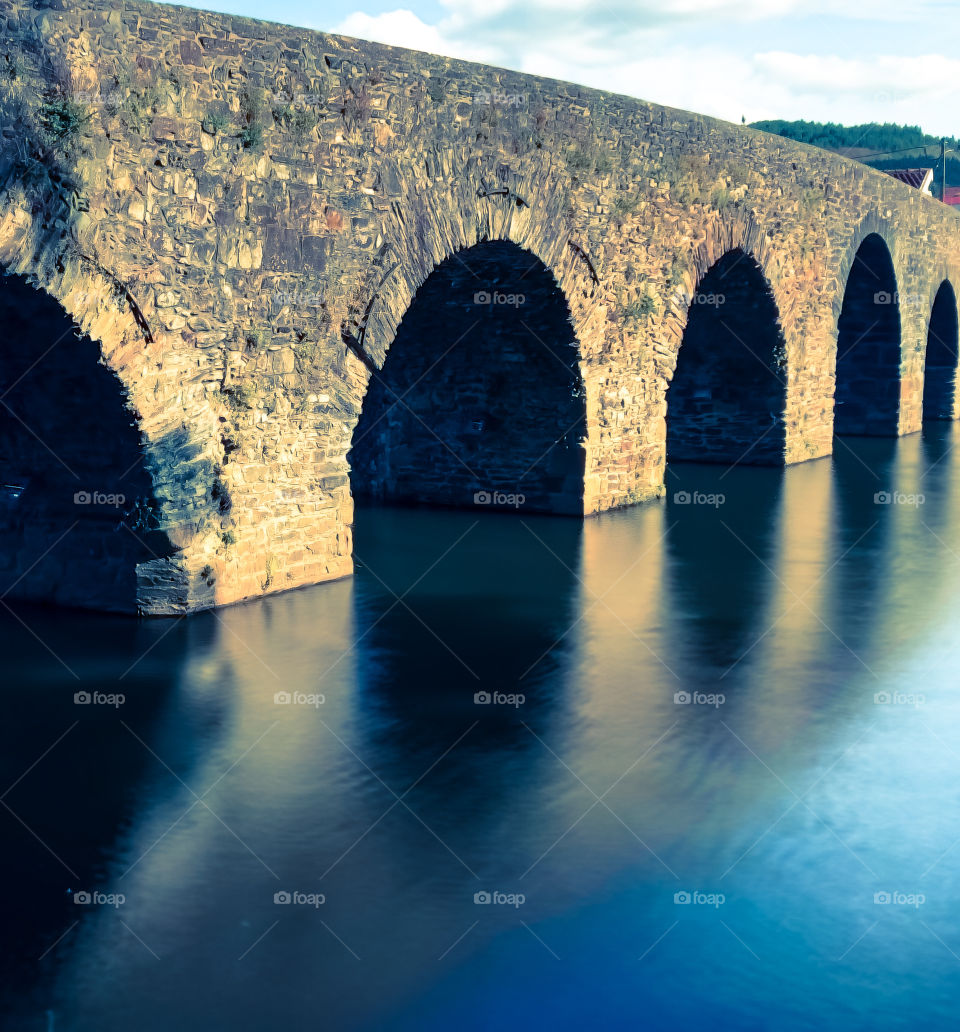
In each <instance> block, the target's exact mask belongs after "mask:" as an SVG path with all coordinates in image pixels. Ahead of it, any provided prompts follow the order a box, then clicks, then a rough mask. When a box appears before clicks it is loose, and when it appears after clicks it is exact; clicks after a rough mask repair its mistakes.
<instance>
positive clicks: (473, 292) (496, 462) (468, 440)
mask: <svg viewBox="0 0 960 1032" xmlns="http://www.w3.org/2000/svg"><path fill="white" fill-rule="evenodd" d="M585 436H586V405H585V393H584V389H583V383H582V380H581V376H580V368H579V348H578V343H577V339H576V334H575V332H574V329H573V325H572V322H571V318H570V310H569V308H568V306H567V302H566V298H565V297H564V295H563V292H562V291H561V289H560V287H559V286H558V284H557V282H556V280H555V279H554V277H553V274H552V273H551V272H550V270H549V269H548V268H547V267H546V266H545V265H544V264H543V263H542V262H541V261H540V260H539V259H538V258H536V257H535V256H534V255H532V254H531V253H530V252H529V251H525V250H523V249H522V248H520V247H518V246H517V245H516V244H513V243H510V242H507V241H486V242H483V243H480V244H477V245H475V246H473V247H471V248H468V249H467V250H464V251H462V252H460V253H458V254H455V255H452V256H451V257H449V258H447V259H446V260H445V261H444V262H442V263H441V264H440V265H438V266H437V268H436V269H434V271H433V272H432V273H431V275H430V276H429V277H428V278H427V280H426V281H425V282H424V283H423V285H422V286H421V287H420V289H419V290H418V291H417V293H416V296H415V297H414V299H413V301H412V302H411V304H410V306H409V308H408V309H407V312H406V314H405V315H404V317H403V319H402V321H401V323H400V326H399V327H398V329H397V333H396V336H395V338H394V341H393V344H392V345H391V347H390V349H389V352H388V354H387V358H386V361H385V362H384V364H383V368H382V369H381V370H380V371H379V372H378V373H375V374H373V375H372V377H371V380H370V384H369V387H368V390H367V395H366V398H365V399H364V402H363V407H362V411H361V414H360V419H359V422H358V424H357V427H356V429H355V431H354V435H353V442H352V447H351V450H350V453H349V455H348V462H349V464H350V467H351V487H352V489H353V493H354V495H355V496H356V497H357V498H359V499H361V500H368V501H369V500H374V501H383V502H391V503H398V504H405V505H428V506H447V507H456V508H460V507H472V506H474V505H480V506H486V507H488V508H497V509H508V510H515V509H519V510H522V511H532V512H549V513H565V514H571V515H582V514H583V487H584V459H585V450H584V447H583V441H584V439H585Z"/></svg>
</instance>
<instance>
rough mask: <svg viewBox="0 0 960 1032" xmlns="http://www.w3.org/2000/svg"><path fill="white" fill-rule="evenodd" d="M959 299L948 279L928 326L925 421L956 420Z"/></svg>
mask: <svg viewBox="0 0 960 1032" xmlns="http://www.w3.org/2000/svg"><path fill="white" fill-rule="evenodd" d="M957 338H958V326H957V297H956V294H955V293H954V290H953V287H952V285H951V284H950V281H949V280H946V279H945V280H944V281H943V282H942V283H941V284H940V287H939V288H938V290H937V294H936V297H935V298H934V301H933V307H932V308H931V310H930V322H929V324H928V326H927V350H926V360H925V363H924V370H923V418H924V421H926V420H935V419H940V420H949V419H953V418H955V417H954V413H955V409H956V399H955V392H956V376H957Z"/></svg>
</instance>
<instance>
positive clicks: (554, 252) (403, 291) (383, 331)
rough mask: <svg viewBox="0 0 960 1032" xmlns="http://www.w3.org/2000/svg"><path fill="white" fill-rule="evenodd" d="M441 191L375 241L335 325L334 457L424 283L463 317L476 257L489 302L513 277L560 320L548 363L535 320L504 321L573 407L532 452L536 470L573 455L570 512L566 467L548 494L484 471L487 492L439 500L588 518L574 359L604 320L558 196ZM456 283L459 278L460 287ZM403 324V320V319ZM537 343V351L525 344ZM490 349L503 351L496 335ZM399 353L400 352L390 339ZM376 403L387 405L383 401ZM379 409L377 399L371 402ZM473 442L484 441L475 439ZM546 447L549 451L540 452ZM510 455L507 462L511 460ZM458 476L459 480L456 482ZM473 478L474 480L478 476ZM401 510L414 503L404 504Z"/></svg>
mask: <svg viewBox="0 0 960 1032" xmlns="http://www.w3.org/2000/svg"><path fill="white" fill-rule="evenodd" d="M449 190H450V191H451V192H450V194H449V195H444V194H443V193H440V194H438V195H429V196H423V197H417V198H414V199H411V201H410V205H411V208H412V209H413V212H414V214H413V217H412V230H413V231H412V232H411V231H410V230H411V225H410V224H409V221H410V220H408V223H404V224H400V223H398V224H397V225H396V226H394V227H393V229H392V230H389V227H388V230H389V232H387V233H385V234H384V235H385V237H386V239H385V240H384V241H383V243H382V245H381V246H380V248H379V250H378V252H377V254H376V256H375V258H374V260H373V261H372V262H371V264H370V266H369V269H368V271H367V274H366V276H365V277H364V283H363V284H362V286H361V288H360V289H359V290H358V291H357V300H356V303H355V304H354V306H353V308H352V310H351V311H350V312H349V313H348V318H347V320H346V321H345V322H344V324H343V325H342V328H341V335H342V338H343V341H344V344H345V348H346V354H347V361H346V365H345V367H344V375H345V379H346V381H347V388H348V391H349V393H350V396H351V402H350V403H351V408H352V419H351V420H350V422H349V423H348V424H347V432H348V434H349V437H348V439H347V441H346V448H347V449H350V448H351V447H352V446H353V444H354V442H355V440H356V434H357V424H358V422H359V421H360V419H361V415H362V413H363V412H364V411H365V410H366V409H367V407H368V405H369V404H370V403H373V404H380V402H378V401H377V400H376V397H377V394H378V392H382V391H383V390H384V389H383V388H378V387H377V382H378V378H379V379H381V380H382V379H383V377H384V376H385V375H386V371H387V370H388V369H390V368H391V366H392V363H389V356H390V354H391V353H392V351H393V349H394V347H395V344H396V341H397V338H398V334H400V333H401V330H402V329H403V326H402V323H403V322H404V320H407V318H408V314H409V313H411V312H412V311H413V309H414V306H415V305H416V304H417V299H418V298H419V297H420V295H421V291H422V290H424V288H427V289H428V290H429V289H431V288H430V287H429V286H428V284H430V283H431V281H433V282H434V283H441V282H442V283H445V284H446V286H447V287H448V288H449V287H451V285H452V284H453V283H454V282H455V281H457V283H456V290H457V291H458V294H457V296H458V297H460V296H461V295H462V299H463V300H462V303H463V304H465V305H467V306H470V308H474V307H476V306H474V305H473V295H474V294H475V293H481V292H483V291H484V290H486V289H487V287H486V285H485V283H484V282H483V276H484V275H486V274H487V273H486V272H481V273H480V274H479V278H478V276H477V275H473V274H471V272H469V271H468V268H469V259H468V258H467V257H466V256H468V255H472V256H474V258H477V257H480V258H481V265H482V267H483V268H484V269H485V270H487V271H490V272H491V274H492V276H493V280H492V284H491V285H492V287H494V288H495V289H496V290H497V291H499V292H500V293H505V294H511V293H512V294H517V293H523V291H522V290H511V289H509V282H508V280H509V278H510V277H511V276H512V277H514V278H517V277H523V279H522V282H523V283H529V282H533V283H535V284H536V289H535V290H534V291H533V292H532V293H533V295H534V296H535V297H537V298H539V301H540V302H541V303H542V304H545V305H546V307H547V309H548V310H551V311H552V312H553V313H554V315H557V314H558V313H559V312H560V311H561V306H562V309H563V317H562V319H555V320H552V321H551V322H550V326H551V327H552V329H551V331H550V332H561V329H562V335H564V336H565V338H566V339H564V341H563V343H562V344H561V345H560V346H559V347H556V346H554V347H553V351H554V352H556V354H554V355H550V348H549V347H548V346H547V345H550V343H551V342H549V341H547V342H545V341H543V340H542V336H543V335H542V334H537V333H532V332H531V330H535V329H536V327H535V326H534V325H533V323H532V322H531V320H533V321H535V320H536V318H539V317H538V316H533V315H532V314H530V315H528V316H527V317H525V314H524V313H525V312H527V311H530V310H528V309H525V308H519V309H517V310H516V311H515V312H514V314H515V315H516V316H517V319H515V320H514V323H515V324H517V323H519V322H524V323H526V324H527V327H529V329H528V328H526V327H524V328H523V334H524V336H525V337H527V339H528V340H527V343H528V344H531V343H532V344H533V346H535V347H536V349H537V351H538V352H539V353H540V354H542V355H545V356H546V357H547V361H548V362H549V364H550V365H551V366H553V367H554V369H553V370H552V372H551V373H550V374H549V376H550V378H551V379H554V378H555V377H554V374H556V373H558V372H559V374H560V375H561V377H563V376H566V377H567V378H568V383H567V387H568V388H569V391H570V397H572V398H574V400H575V401H576V404H577V406H579V411H580V414H579V416H578V415H576V414H575V413H574V412H572V411H571V413H570V415H571V418H570V420H569V421H568V423H567V424H566V426H565V427H563V428H562V430H563V432H562V433H561V432H560V429H557V427H556V425H555V424H556V420H555V419H554V420H553V421H551V422H550V426H551V427H552V428H553V429H557V433H556V434H555V436H554V438H553V440H552V441H550V442H544V447H543V449H542V452H544V453H546V459H545V460H544V461H547V462H549V461H551V460H558V456H560V457H562V456H563V454H564V453H566V458H567V459H572V457H573V456H572V453H573V452H574V450H575V451H576V467H577V470H578V471H577V473H576V478H577V481H578V487H577V491H576V495H577V497H576V500H575V503H574V504H571V501H572V499H573V497H574V495H573V492H572V482H571V476H572V472H571V471H572V468H573V466H572V465H571V464H569V463H567V464H564V463H560V466H563V468H562V469H560V468H559V467H558V468H556V469H554V470H553V471H552V473H551V474H550V475H549V476H548V477H547V479H548V480H549V481H550V483H549V484H548V483H545V482H543V483H540V484H539V485H538V484H536V483H534V482H533V481H532V473H531V474H527V475H526V476H524V477H523V484H524V485H525V486H526V488H527V489H526V490H524V488H523V487H518V486H516V483H517V476H518V474H524V473H525V472H526V469H525V468H524V469H520V470H516V469H512V468H507V467H506V466H504V465H502V464H500V465H497V464H496V463H495V464H493V466H490V467H489V475H488V476H486V477H484V476H483V475H481V476H480V477H479V478H474V479H488V480H489V483H477V484H476V485H475V486H473V487H472V488H471V489H470V490H469V491H467V487H468V486H469V485H467V484H466V482H465V481H464V482H459V478H457V479H458V486H457V487H456V488H455V491H456V492H457V495H456V498H451V499H450V500H449V502H448V503H447V504H462V501H461V500H462V498H463V497H464V494H467V495H469V499H468V504H469V503H472V497H473V494H474V493H475V492H476V491H484V490H487V491H494V490H497V491H503V493H506V494H517V493H519V494H523V495H524V496H525V497H526V498H527V499H528V501H527V502H526V504H528V505H529V506H530V507H531V508H534V509H541V510H543V511H552V512H576V513H578V514H581V515H582V514H583V513H584V512H592V511H596V510H597V509H598V508H599V507H600V506H599V503H598V501H597V498H596V494H597V491H596V490H595V489H593V488H591V486H590V484H593V485H596V483H597V482H598V481H599V479H600V478H598V477H596V478H593V480H591V481H590V482H589V483H588V484H587V486H585V479H586V478H585V473H586V471H587V470H589V469H590V468H591V466H596V465H597V461H598V460H597V459H596V454H595V453H596V451H597V446H596V438H597V435H598V431H597V422H598V420H597V419H596V417H595V416H593V415H592V414H591V413H592V409H591V402H590V397H589V388H588V386H587V384H586V382H585V381H586V377H585V375H584V372H585V365H586V353H587V351H588V350H589V351H591V352H593V353H597V352H599V351H600V349H601V347H602V341H603V337H604V333H605V330H606V319H605V309H604V308H603V305H602V290H601V284H600V277H599V275H598V271H597V268H596V265H595V263H594V261H593V259H592V257H591V256H590V254H589V253H588V250H587V248H586V247H585V245H584V244H583V243H582V242H581V241H580V240H578V239H577V238H576V237H575V236H573V235H572V234H571V232H570V231H569V223H568V222H567V220H566V219H565V218H564V217H563V213H562V210H561V207H562V203H561V202H562V192H561V191H559V190H554V191H551V190H549V189H547V188H545V187H544V186H543V185H540V186H539V188H538V189H537V191H536V192H537V196H538V197H540V198H542V201H541V200H538V201H536V202H532V203H527V201H526V200H524V199H523V195H524V194H526V195H527V196H533V190H534V188H533V185H532V184H527V185H526V186H525V185H524V184H523V183H522V182H517V183H513V182H510V183H507V184H505V185H503V186H502V189H500V190H498V191H494V190H488V189H486V188H484V189H482V190H478V189H477V188H476V187H475V186H474V187H473V188H471V184H470V182H469V180H468V178H467V177H465V180H464V182H463V183H459V184H456V185H451V186H450V187H449ZM558 228H559V230H560V231H559V232H558ZM497 267H499V268H500V272H502V273H505V274H506V275H507V280H503V279H502V278H500V279H498V278H497V277H498V275H500V273H498V272H497V271H496V270H497ZM511 270H512V271H511ZM528 270H529V271H528ZM459 273H462V276H461V275H459ZM551 294H552V300H549V299H548V295H551ZM458 303H459V302H458ZM454 307H455V306H454ZM479 307H480V308H481V309H482V310H483V311H485V313H486V317H487V318H489V317H491V316H492V315H493V314H494V313H496V315H497V316H502V315H509V311H508V309H509V306H507V309H503V308H498V306H495V305H492V304H491V305H490V306H487V307H484V306H479ZM462 314H464V313H463V309H462V308H461V311H460V312H459V313H457V316H458V318H459V317H460V316H461V315H462ZM415 317H416V316H415V314H414V316H411V318H415ZM468 326H469V321H468V323H467V324H466V325H465V326H463V327H461V330H460V333H462V332H463V331H464V330H465V329H467V328H468ZM457 336H458V334H454V336H453V338H452V339H450V340H449V341H448V342H447V343H446V344H445V345H443V346H440V347H439V350H438V351H437V352H436V354H435V355H434V358H437V357H439V356H440V355H442V354H443V352H444V351H445V350H446V349H447V348H449V346H450V345H451V344H453V343H454V340H456V337H457ZM538 336H539V337H540V338H541V339H540V340H538V339H537V337H538ZM500 339H501V341H502V340H503V339H504V338H503V335H502V334H501V335H500ZM400 341H401V343H402V342H403V338H402V337H401V338H400ZM404 350H407V349H406V348H405V349H404ZM350 356H352V358H351V357H350ZM421 357H422V356H421ZM514 358H516V356H514ZM388 363H389V364H388ZM401 364H402V362H401ZM509 364H513V365H514V368H519V367H518V366H517V363H516V362H515V361H514V362H513V363H505V364H503V366H502V367H501V370H500V372H499V374H498V375H500V376H501V377H502V376H503V375H504V374H505V373H506V372H507V368H506V366H507V365H509ZM429 368H430V363H429V362H426V363H425V364H424V365H423V368H422V370H421V372H426V371H427V370H428V369H429ZM547 368H549V367H547V366H545V367H544V371H546V369H547ZM391 375H392V374H391ZM508 382H509V377H508ZM492 386H493V383H492V380H491V381H490V382H488V383H487V384H486V386H485V387H483V388H482V389H481V385H480V384H479V383H474V387H476V388H478V390H479V391H480V393H481V394H483V393H484V391H485V392H486V394H487V396H488V397H489V396H490V388H491V387H492ZM557 387H558V385H557V383H553V390H556V389H557ZM368 389H369V390H368ZM386 393H387V394H389V391H387V392H386ZM574 396H575V397H574ZM518 397H519V395H518ZM558 397H559V396H557V397H554V402H555V403H556V412H555V413H554V415H555V416H557V415H558V413H559V412H560V411H566V409H565V407H564V406H565V405H566V401H564V400H561V401H559V402H558V401H557V398H558ZM382 400H383V399H382V398H381V402H382ZM567 400H569V399H567ZM481 407H482V404H481ZM460 415H461V416H462V417H463V420H464V424H465V427H466V424H467V423H469V424H470V426H472V425H473V424H475V423H482V422H483V418H482V416H481V417H480V418H476V419H470V420H467V419H466V415H465V413H460ZM521 423H522V421H518V424H517V425H518V427H519V425H520V424H521ZM414 425H416V422H415V421H414ZM485 425H489V424H485ZM420 429H421V430H422V429H423V428H422V427H420ZM468 429H469V428H468ZM475 432H476V433H478V434H483V433H484V431H483V430H476V431H475ZM359 433H361V434H364V433H366V430H365V428H364V427H362V426H361V427H360V428H359ZM441 436H442V435H441ZM461 437H462V435H461ZM574 438H577V444H576V449H574V448H573V439H574ZM555 441H559V442H560V443H559V444H557V445H556V447H552V445H553V443H554V442H555ZM438 447H439V446H438ZM516 454H517V456H519V454H520V453H519V451H518V452H516ZM591 455H593V458H591ZM532 458H538V457H537V456H533V457H532ZM361 459H362V456H361V455H360V453H358V454H355V455H351V461H352V462H359V461H360V460H361ZM364 461H365V460H364ZM451 461H453V460H451ZM527 465H529V462H528V464H527ZM366 469H367V471H368V473H369V472H370V465H369V462H367V463H366ZM461 469H462V467H461ZM462 471H463V472H464V475H466V471H465V470H462ZM475 472H476V473H478V474H481V471H480V470H479V469H478V470H476V471H475ZM357 476H358V471H356V470H355V471H354V481H355V482H356V480H357ZM376 493H379V494H380V496H381V497H384V496H386V497H395V498H398V497H401V495H402V494H403V492H402V491H400V492H399V493H397V490H396V488H389V489H386V490H382V491H378V492H376ZM408 493H409V492H408ZM441 494H443V492H442V491H441V490H439V488H438V489H437V490H434V491H432V492H428V497H427V498H425V499H424V500H426V501H429V502H430V503H438V502H439V501H440V495H441ZM404 500H406V501H414V500H415V499H414V498H412V497H406V498H405V499H404Z"/></svg>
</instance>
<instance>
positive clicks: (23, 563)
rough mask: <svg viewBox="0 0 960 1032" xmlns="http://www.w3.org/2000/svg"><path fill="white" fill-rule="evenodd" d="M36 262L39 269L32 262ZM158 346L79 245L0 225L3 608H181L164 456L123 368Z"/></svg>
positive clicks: (23, 223)
mask: <svg viewBox="0 0 960 1032" xmlns="http://www.w3.org/2000/svg"><path fill="white" fill-rule="evenodd" d="M26 256H29V257H30V259H31V260H29V261H28V260H27V257H26ZM151 339H152V335H151V334H150V330H149V327H148V326H147V325H146V321H145V319H144V316H143V313H142V312H141V311H140V309H139V307H138V306H137V305H136V301H135V300H134V299H133V298H132V295H130V294H129V291H126V293H125V288H124V287H123V285H122V284H121V283H119V281H117V280H115V278H113V277H111V276H110V274H109V273H108V272H107V270H105V269H103V267H102V266H100V265H99V263H98V262H97V261H96V260H95V259H91V258H85V257H84V256H83V254H82V251H81V249H80V248H79V247H77V246H76V245H73V246H72V247H68V248H66V249H65V248H63V246H62V242H60V241H55V242H54V243H53V244H47V245H46V246H44V241H43V240H42V239H40V240H38V239H37V237H36V229H35V227H34V226H33V224H32V223H31V221H30V218H29V216H27V215H26V214H25V213H24V212H23V210H22V209H19V208H18V207H17V206H16V205H15V204H14V205H11V206H10V207H9V208H7V210H6V211H5V212H4V214H3V217H2V218H0V596H3V597H9V598H20V599H26V600H30V601H36V602H42V603H53V604H58V605H68V606H73V607H80V608H91V609H98V610H110V611H117V612H127V613H138V612H151V611H158V612H162V611H171V610H172V609H174V608H185V607H186V602H187V598H186V595H187V591H186V576H185V572H184V569H183V568H182V566H181V565H180V563H179V561H178V559H177V557H176V556H175V551H176V549H175V547H174V545H173V542H172V539H171V536H170V534H169V532H168V531H169V529H170V519H169V517H170V513H169V512H167V513H164V512H163V511H162V509H163V506H162V505H161V504H160V502H159V500H158V495H157V491H156V486H155V479H156V455H155V454H151V450H150V449H149V448H148V446H147V441H146V438H145V435H144V434H143V432H142V425H141V424H142V417H141V413H140V412H139V411H138V409H137V407H136V406H135V404H134V401H133V399H132V397H131V394H130V391H129V389H128V386H127V383H126V382H125V381H124V379H123V377H122V376H121V375H120V374H119V372H118V371H117V364H118V363H117V360H118V359H119V362H120V363H121V364H122V363H123V361H124V356H125V355H126V356H129V355H130V354H131V352H132V351H133V350H134V349H135V350H136V352H137V353H141V352H142V350H143V349H144V347H145V345H146V343H147V342H148V341H150V340H151Z"/></svg>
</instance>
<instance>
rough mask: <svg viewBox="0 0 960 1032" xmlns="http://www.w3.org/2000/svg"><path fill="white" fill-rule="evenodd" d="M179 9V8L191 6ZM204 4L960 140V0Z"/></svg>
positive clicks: (736, 105)
mask: <svg viewBox="0 0 960 1032" xmlns="http://www.w3.org/2000/svg"><path fill="white" fill-rule="evenodd" d="M181 2H182V0H181ZM401 4H402V6H398V4H397V3H396V2H391V0H358V3H357V5H356V6H355V7H347V6H343V5H341V4H333V3H326V2H323V0H270V2H269V3H268V2H267V0H207V2H202V3H192V4H190V6H194V7H203V8H206V9H208V10H219V11H228V12H230V13H232V14H242V15H247V16H249V17H254V18H265V19H268V20H270V21H280V22H286V23H288V24H292V25H302V26H305V27H308V28H313V29H320V30H323V31H325V32H339V33H344V34H346V35H351V36H359V37H360V38H362V39H372V40H378V41H380V42H383V43H390V44H393V45H394V46H402V47H410V48H412V49H415V50H428V51H431V52H432V53H436V54H446V55H448V56H450V57H459V58H465V59H467V60H473V61H482V62H484V63H486V64H495V65H501V66H503V67H506V68H512V69H515V70H517V71H521V72H530V73H534V74H537V75H546V76H550V77H553V78H557V79H565V80H569V81H571V82H578V83H582V84H584V85H587V86H594V87H597V88H599V89H605V90H613V91H616V92H618V93H626V94H629V95H631V96H634V97H640V98H642V99H644V100H648V101H652V102H654V103H658V104H666V105H671V106H674V107H680V108H686V109H688V110H692V111H699V112H701V113H703V114H709V115H715V116H718V117H720V118H726V119H729V120H730V121H735V122H739V121H740V119H741V118H742V117H745V118H746V120H747V121H748V122H753V121H757V120H758V119H763V118H787V119H794V118H806V119H810V120H813V121H831V122H841V123H844V124H847V125H853V124H858V123H861V122H872V121H876V122H898V123H902V124H907V125H920V126H921V127H922V128H923V129H925V130H926V131H927V132H929V133H933V134H935V135H945V136H960V2H957V0H898V2H893V0H860V2H858V0H848V2H847V3H837V2H828V0H805V2H799V0H738V2H736V0H660V2H658V0H401Z"/></svg>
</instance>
